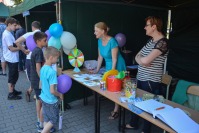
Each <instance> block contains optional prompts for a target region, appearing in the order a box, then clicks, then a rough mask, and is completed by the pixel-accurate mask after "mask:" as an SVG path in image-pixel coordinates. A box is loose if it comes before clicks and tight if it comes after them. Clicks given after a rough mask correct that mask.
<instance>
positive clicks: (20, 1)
mask: <svg viewBox="0 0 199 133" xmlns="http://www.w3.org/2000/svg"><path fill="white" fill-rule="evenodd" d="M12 1H13V2H14V5H19V4H20V3H22V2H23V1H24V0H12Z"/></svg>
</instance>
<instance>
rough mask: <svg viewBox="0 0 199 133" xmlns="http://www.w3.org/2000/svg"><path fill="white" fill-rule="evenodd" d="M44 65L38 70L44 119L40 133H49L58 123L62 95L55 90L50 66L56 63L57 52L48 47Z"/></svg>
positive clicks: (55, 76) (54, 74)
mask: <svg viewBox="0 0 199 133" xmlns="http://www.w3.org/2000/svg"><path fill="white" fill-rule="evenodd" d="M44 58H45V64H44V65H43V67H42V68H41V70H40V83H41V88H42V90H41V94H40V95H39V97H40V99H41V101H42V114H43V118H44V128H43V130H42V133H49V132H50V129H51V128H52V127H53V125H56V124H57V123H58V119H59V100H58V98H57V97H59V98H60V99H61V100H63V94H62V93H60V92H58V91H57V90H56V85H57V84H58V81H57V72H56V71H55V70H54V69H53V68H52V64H55V63H57V60H58V58H59V51H58V50H57V49H56V48H54V47H52V46H49V47H47V48H46V50H45V52H44Z"/></svg>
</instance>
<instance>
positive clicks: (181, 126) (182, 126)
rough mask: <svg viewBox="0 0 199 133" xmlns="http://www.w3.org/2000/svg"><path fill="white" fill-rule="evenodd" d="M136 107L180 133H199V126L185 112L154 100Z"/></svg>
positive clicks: (143, 102) (139, 103)
mask: <svg viewBox="0 0 199 133" xmlns="http://www.w3.org/2000/svg"><path fill="white" fill-rule="evenodd" d="M134 104H135V106H137V107H138V108H140V109H142V110H144V111H146V112H148V113H150V114H152V115H153V117H154V118H155V117H157V118H159V119H160V120H162V121H163V122H164V123H166V124H167V125H169V126H170V127H171V128H173V129H174V130H175V131H176V132H178V133H199V125H198V123H196V122H195V121H193V120H192V119H191V118H190V117H189V116H188V115H187V114H186V113H185V112H184V111H183V110H181V109H179V108H173V107H172V106H169V105H167V104H164V103H160V102H157V101H155V100H153V99H150V100H146V101H142V102H135V103H134Z"/></svg>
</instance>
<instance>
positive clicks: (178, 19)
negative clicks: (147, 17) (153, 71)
mask: <svg viewBox="0 0 199 133" xmlns="http://www.w3.org/2000/svg"><path fill="white" fill-rule="evenodd" d="M198 6H199V1H197V2H195V3H193V4H192V5H187V6H184V7H180V8H176V9H175V10H173V11H172V23H173V31H172V32H171V37H170V44H171V45H170V53H169V56H168V70H169V73H170V74H171V75H172V76H173V77H176V78H179V79H184V80H188V81H192V82H197V83H199V61H198V60H199V59H198V58H199V8H198Z"/></svg>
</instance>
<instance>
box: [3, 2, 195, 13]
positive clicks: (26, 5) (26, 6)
mask: <svg viewBox="0 0 199 133" xmlns="http://www.w3.org/2000/svg"><path fill="white" fill-rule="evenodd" d="M52 1H58V0H24V2H23V3H21V4H19V5H17V6H15V7H10V8H9V10H10V16H14V15H17V14H21V13H23V12H24V11H27V10H30V9H32V8H33V7H36V6H38V5H42V4H45V3H49V2H52ZM67 1H74V2H92V3H108V4H123V5H129V6H141V7H148V8H160V9H174V8H176V7H182V8H184V7H189V6H190V5H192V6H193V5H195V6H197V7H198V6H199V4H198V3H199V2H198V0H61V2H62V3H64V2H67ZM0 14H1V13H0ZM8 16H9V15H8Z"/></svg>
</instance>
